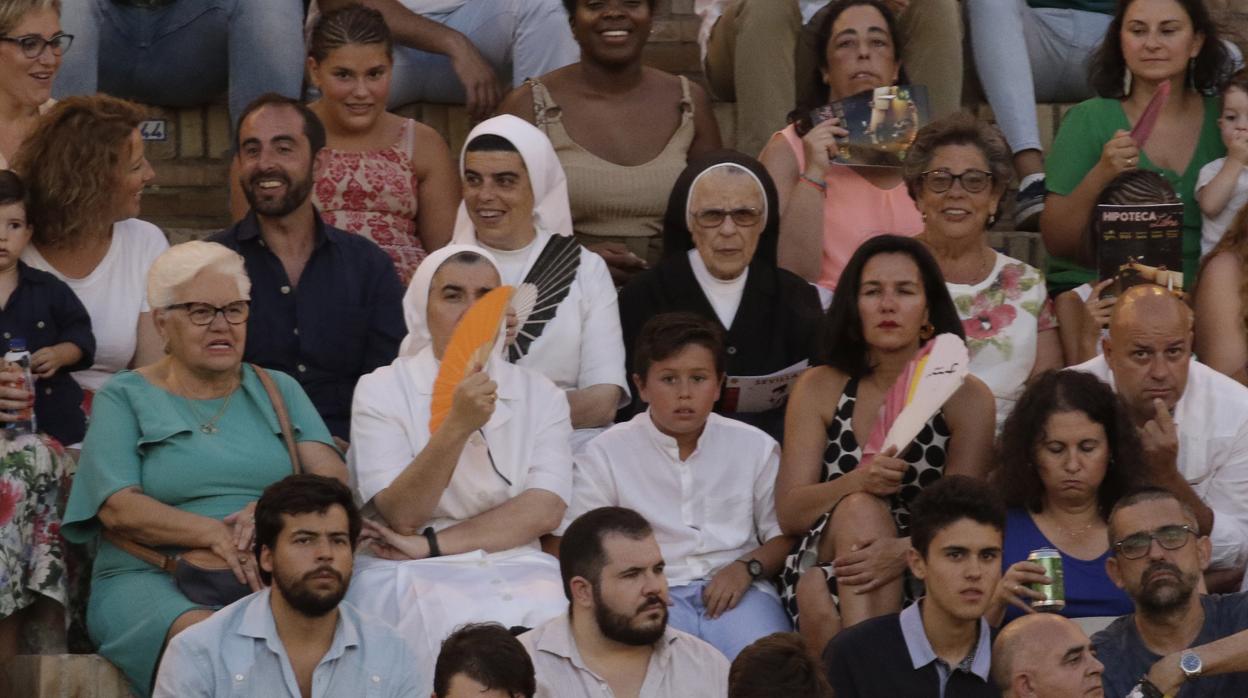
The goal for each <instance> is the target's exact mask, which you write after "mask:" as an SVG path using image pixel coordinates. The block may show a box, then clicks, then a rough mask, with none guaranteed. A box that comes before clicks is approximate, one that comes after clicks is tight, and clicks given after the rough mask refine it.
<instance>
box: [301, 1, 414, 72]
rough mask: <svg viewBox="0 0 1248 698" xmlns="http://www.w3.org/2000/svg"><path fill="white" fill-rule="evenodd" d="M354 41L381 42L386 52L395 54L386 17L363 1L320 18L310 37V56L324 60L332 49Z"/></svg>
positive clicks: (365, 42)
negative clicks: (366, 5) (365, 4)
mask: <svg viewBox="0 0 1248 698" xmlns="http://www.w3.org/2000/svg"><path fill="white" fill-rule="evenodd" d="M350 44H381V45H382V47H383V48H384V49H385V50H386V55H387V56H390V57H391V58H393V57H394V42H393V40H392V39H391V38H390V27H389V26H387V25H386V19H385V17H383V16H382V14H381V13H380V12H378V11H377V10H374V9H373V8H371V7H365V6H363V5H361V4H359V3H351V4H350V5H347V6H345V7H342V8H340V9H337V10H334V11H333V12H326V13H325V14H323V15H321V16H320V18H319V19H317V20H316V24H315V25H313V27H312V36H311V37H310V38H309V39H308V55H309V56H311V57H312V59H313V60H315V61H316V62H317V63H320V62H321V61H324V60H325V59H326V58H328V57H329V54H330V52H331V51H333V50H335V49H338V48H342V47H343V46H348V45H350Z"/></svg>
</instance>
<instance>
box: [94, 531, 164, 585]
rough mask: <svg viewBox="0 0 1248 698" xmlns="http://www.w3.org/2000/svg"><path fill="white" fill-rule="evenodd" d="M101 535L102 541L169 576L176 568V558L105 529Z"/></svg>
mask: <svg viewBox="0 0 1248 698" xmlns="http://www.w3.org/2000/svg"><path fill="white" fill-rule="evenodd" d="M102 535H103V536H104V540H106V541H108V542H109V543H112V544H113V545H115V546H116V547H118V548H121V550H122V551H124V552H126V553H129V554H130V555H131V556H133V557H136V558H138V559H140V560H142V561H143V562H146V563H147V564H149V565H151V566H153V567H156V568H159V569H162V570H164V571H166V572H168V573H169V574H173V572H174V570H176V569H177V567H178V561H177V559H176V558H173V557H170V556H168V555H165V554H164V553H161V552H159V551H157V550H155V549H153V548H149V547H147V546H146V545H141V544H139V543H136V542H134V541H133V540H131V539H130V538H127V537H125V536H123V535H121V534H120V533H115V532H113V531H110V530H109V529H107V528H105V529H104V533H103V534H102Z"/></svg>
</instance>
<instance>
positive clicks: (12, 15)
mask: <svg viewBox="0 0 1248 698" xmlns="http://www.w3.org/2000/svg"><path fill="white" fill-rule="evenodd" d="M47 9H51V10H55V11H56V15H57V16H58V17H59V16H60V15H61V0H4V2H2V3H0V34H8V33H9V32H11V31H13V27H16V26H17V23H18V22H21V21H22V18H23V17H25V16H26V14H27V13H28V12H33V11H35V10H47Z"/></svg>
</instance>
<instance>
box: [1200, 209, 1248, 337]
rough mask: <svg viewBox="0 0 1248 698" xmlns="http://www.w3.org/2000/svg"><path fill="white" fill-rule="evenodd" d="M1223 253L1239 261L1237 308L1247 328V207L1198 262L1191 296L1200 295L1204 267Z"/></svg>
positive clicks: (1241, 210) (1237, 215)
mask: <svg viewBox="0 0 1248 698" xmlns="http://www.w3.org/2000/svg"><path fill="white" fill-rule="evenodd" d="M1223 252H1229V253H1231V254H1233V255H1235V259H1238V260H1239V266H1240V268H1241V270H1242V271H1241V274H1240V276H1241V277H1242V278H1241V279H1240V281H1239V307H1240V308H1241V310H1240V312H1241V318H1242V319H1243V321H1244V323H1245V326H1248V264H1245V262H1248V206H1245V207H1244V208H1241V209H1240V210H1239V213H1237V214H1235V219H1234V220H1233V221H1231V224H1230V225H1229V226H1227V228H1226V232H1225V233H1224V234H1223V235H1222V239H1221V240H1218V244H1216V245H1214V246H1213V249H1212V250H1209V254H1207V255H1205V256H1204V257H1203V258H1202V259H1201V260H1200V273H1199V274H1197V275H1196V279H1197V281H1196V284H1197V285H1196V288H1194V289H1192V295H1193V296H1195V295H1198V294H1199V293H1200V279H1202V278H1204V276H1205V267H1207V266H1209V260H1211V259H1213V258H1214V257H1216V256H1218V255H1219V254H1221V253H1223Z"/></svg>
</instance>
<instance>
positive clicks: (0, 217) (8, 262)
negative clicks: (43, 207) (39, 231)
mask: <svg viewBox="0 0 1248 698" xmlns="http://www.w3.org/2000/svg"><path fill="white" fill-rule="evenodd" d="M28 242H30V226H29V225H28V224H27V223H26V207H25V206H23V205H21V204H17V203H14V204H0V271H8V270H10V269H12V268H13V267H15V266H17V260H18V258H20V257H21V256H22V250H24V249H26V243H28Z"/></svg>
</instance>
